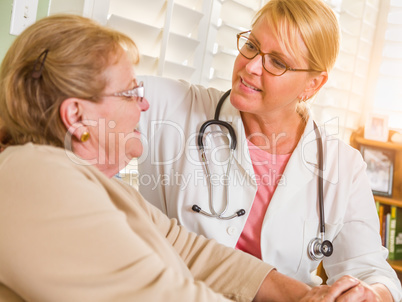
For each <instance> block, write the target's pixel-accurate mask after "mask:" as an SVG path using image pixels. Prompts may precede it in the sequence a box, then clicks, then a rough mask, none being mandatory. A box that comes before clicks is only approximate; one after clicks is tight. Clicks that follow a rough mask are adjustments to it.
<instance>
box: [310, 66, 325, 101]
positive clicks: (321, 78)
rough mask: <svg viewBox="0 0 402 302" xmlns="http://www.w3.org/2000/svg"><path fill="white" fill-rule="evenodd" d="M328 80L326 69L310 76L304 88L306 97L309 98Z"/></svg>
mask: <svg viewBox="0 0 402 302" xmlns="http://www.w3.org/2000/svg"><path fill="white" fill-rule="evenodd" d="M327 81H328V73H327V72H326V71H322V72H320V74H319V75H316V76H314V77H312V78H311V79H310V81H309V83H308V85H307V87H306V89H305V90H304V92H305V94H306V95H307V96H308V98H311V97H312V96H314V95H315V94H317V93H318V91H320V89H321V87H322V86H324V84H325V83H326V82H327Z"/></svg>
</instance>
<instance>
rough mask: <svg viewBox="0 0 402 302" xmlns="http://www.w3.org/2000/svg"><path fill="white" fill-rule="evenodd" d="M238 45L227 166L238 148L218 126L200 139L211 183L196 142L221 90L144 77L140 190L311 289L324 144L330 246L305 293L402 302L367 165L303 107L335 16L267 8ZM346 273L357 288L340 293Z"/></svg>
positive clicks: (228, 106) (326, 65)
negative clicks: (324, 279)
mask: <svg viewBox="0 0 402 302" xmlns="http://www.w3.org/2000/svg"><path fill="white" fill-rule="evenodd" d="M233 38H234V39H235V37H233ZM237 40H238V49H239V51H240V53H239V55H238V56H237V58H236V61H235V64H234V69H233V77H232V89H231V92H230V95H228V96H227V97H226V98H225V99H226V100H225V101H224V103H223V105H222V108H221V110H220V114H219V119H220V120H221V121H225V122H228V123H229V124H230V125H231V126H232V127H233V128H234V133H235V136H236V139H237V146H236V149H235V150H234V151H233V156H234V157H233V160H232V161H231V162H229V153H230V152H229V146H230V144H231V143H232V142H233V138H232V139H228V138H227V136H226V135H222V129H223V131H225V127H219V126H217V125H212V126H210V127H208V128H207V129H206V131H205V134H204V135H203V137H202V141H203V143H204V147H205V150H206V154H207V155H206V156H207V158H208V162H209V165H208V167H209V173H210V175H209V177H207V176H206V169H205V166H203V163H202V160H201V156H200V152H199V150H198V147H197V146H198V143H197V139H198V133H199V130H200V127H201V125H202V124H203V123H204V122H205V121H207V120H211V119H213V117H214V114H215V111H216V107H217V105H218V102H219V100H220V98H221V97H222V95H223V93H224V92H221V91H217V90H215V89H212V88H210V89H207V88H204V87H200V86H194V85H190V84H188V83H186V82H184V81H173V80H167V79H163V78H157V77H141V80H143V81H144V85H145V86H146V88H147V89H146V93H147V95H146V97H147V99H148V100H149V101H150V104H151V108H150V110H149V111H148V112H146V113H145V114H144V115H143V119H142V121H141V132H142V133H143V134H144V135H145V136H146V139H145V141H146V143H148V148H145V149H146V151H145V152H144V153H143V156H142V157H141V158H140V159H139V163H140V190H141V192H142V193H143V194H144V195H145V196H146V197H147V199H148V200H151V201H154V202H155V205H156V206H158V207H159V208H161V209H162V210H163V211H164V212H165V213H166V214H167V215H168V216H170V217H175V218H177V219H178V221H179V222H180V223H181V224H183V225H185V226H186V227H187V228H189V229H190V230H192V231H194V232H196V233H199V234H203V235H205V236H206V237H209V238H215V239H216V240H217V241H219V242H221V243H224V244H225V245H228V246H232V247H236V248H238V249H241V250H244V251H246V252H248V253H250V254H252V255H254V256H256V257H258V258H261V259H262V260H264V261H265V262H267V263H271V264H274V265H275V266H276V267H278V270H279V271H280V272H282V273H284V274H286V275H288V276H291V277H294V278H296V279H298V280H301V281H303V282H305V283H307V284H309V285H317V284H319V283H320V282H319V281H320V280H318V278H317V277H315V276H314V271H315V270H316V269H317V266H318V264H319V262H320V261H317V260H314V259H312V258H311V255H310V253H309V243H310V242H311V240H312V239H315V238H317V237H318V238H320V236H321V234H320V231H321V230H320V214H319V211H320V207H319V206H318V201H317V200H318V191H319V185H318V175H319V171H318V166H319V165H318V161H319V159H320V156H319V150H318V146H319V145H320V144H317V138H318V137H321V138H322V146H323V156H322V158H323V161H324V165H323V167H324V168H323V177H322V178H323V195H324V205H325V206H324V216H325V238H324V239H325V240H328V241H330V242H331V243H332V245H333V253H332V255H330V256H329V257H324V259H323V265H324V268H325V270H326V273H327V275H328V284H330V285H331V286H320V287H316V288H315V289H314V290H313V291H312V292H311V294H312V295H318V297H320V301H321V300H323V299H321V296H326V297H327V299H328V300H323V301H334V300H335V299H338V300H337V301H342V299H351V300H350V301H392V300H395V301H399V300H400V299H401V298H402V295H401V286H400V282H399V280H398V278H397V276H396V274H395V272H394V271H393V269H392V268H391V267H390V266H389V264H388V263H387V261H386V257H387V250H386V249H385V248H383V247H382V245H381V240H380V236H379V233H378V229H379V222H378V217H377V213H376V209H375V204H374V200H373V196H372V193H371V190H370V186H369V183H368V180H367V177H366V175H365V164H364V162H363V160H362V158H361V156H360V154H359V152H358V151H357V150H354V149H353V148H351V147H350V146H347V145H346V144H344V143H342V142H341V141H339V140H337V139H335V138H334V137H331V136H326V131H325V127H322V128H321V129H320V134H318V133H317V132H316V131H315V129H314V123H313V119H312V117H311V114H310V112H309V111H308V109H306V106H305V104H304V103H305V101H306V100H308V99H310V98H312V97H313V96H314V95H315V94H316V93H317V92H318V91H319V90H320V89H321V87H322V86H323V85H324V84H325V83H326V81H327V79H328V72H329V71H330V69H331V68H332V67H333V65H334V63H335V60H336V57H337V54H338V51H339V29H338V24H337V21H336V17H335V15H334V14H333V12H332V11H331V10H330V9H329V8H328V7H327V5H325V4H324V3H323V2H322V1H320V0H271V1H269V2H268V3H267V5H265V6H264V7H263V8H262V9H261V11H260V12H259V13H258V14H257V17H256V20H255V22H254V23H253V27H252V30H251V31H250V32H245V33H240V34H239V35H238V36H237ZM147 150H152V152H148V151H147ZM229 168H230V169H229ZM211 192H212V194H211ZM202 213H204V215H203V214H202ZM205 214H209V216H208V215H205ZM211 216H213V217H211ZM231 216H234V218H232V219H225V218H230V217H231ZM222 218H223V219H222ZM344 275H351V276H353V278H355V280H359V285H358V286H354V285H353V286H352V285H350V287H349V288H348V289H347V290H342V291H339V286H340V284H343V285H344V283H345V281H344V279H341V277H342V276H344ZM315 297H317V296H315ZM328 297H330V298H328ZM331 299H332V300H331Z"/></svg>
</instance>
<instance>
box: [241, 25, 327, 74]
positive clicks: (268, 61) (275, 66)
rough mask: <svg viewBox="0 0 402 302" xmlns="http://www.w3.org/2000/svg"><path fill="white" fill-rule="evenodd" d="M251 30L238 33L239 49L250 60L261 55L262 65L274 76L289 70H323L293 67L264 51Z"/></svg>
mask: <svg viewBox="0 0 402 302" xmlns="http://www.w3.org/2000/svg"><path fill="white" fill-rule="evenodd" d="M250 32H251V30H249V31H245V32H241V33H239V34H237V49H238V50H239V52H240V54H241V55H242V56H243V57H245V58H247V59H249V60H251V59H254V58H255V57H256V56H257V55H261V57H262V66H263V67H264V69H265V70H266V71H267V72H269V73H270V74H272V75H274V76H281V75H283V74H284V73H285V72H286V71H288V70H289V71H307V72H311V71H315V72H321V71H320V70H315V69H296V68H291V67H289V66H288V65H287V64H286V63H285V62H284V61H283V59H281V58H280V57H279V56H277V55H275V54H272V53H263V52H262V51H261V50H260V48H259V47H258V46H257V44H256V43H255V42H253V41H251V40H250V39H249V35H250Z"/></svg>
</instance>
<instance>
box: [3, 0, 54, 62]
mask: <svg viewBox="0 0 402 302" xmlns="http://www.w3.org/2000/svg"><path fill="white" fill-rule="evenodd" d="M38 2H39V4H38V12H37V16H36V20H38V19H40V18H43V17H45V16H47V14H48V8H49V2H50V0H39V1H38ZM12 8H13V0H1V1H0V41H1V42H0V61H3V58H4V56H5V54H6V52H7V50H8V48H9V47H10V45H11V43H13V41H14V39H15V38H16V36H13V35H10V22H11V12H12Z"/></svg>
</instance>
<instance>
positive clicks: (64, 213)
mask: <svg viewBox="0 0 402 302" xmlns="http://www.w3.org/2000/svg"><path fill="white" fill-rule="evenodd" d="M67 155H68V156H67ZM70 157H71V153H69V152H67V151H65V150H63V149H60V148H54V147H48V146H38V145H33V144H27V145H25V146H19V147H9V148H7V149H6V150H5V151H4V152H3V153H1V154H0V301H40V302H46V301H49V302H56V301H57V302H63V301H66V302H67V301H68V302H71V301H84V302H90V301H96V302H101V301H113V302H120V301H121V302H124V301H146V302H154V301H164V302H165V301H166V302H168V301H174V302H179V301H186V302H189V301H206V302H212V301H227V299H226V298H229V299H233V300H236V301H251V300H252V299H253V297H254V296H255V294H256V292H257V290H258V288H259V286H260V284H261V282H262V280H263V279H264V278H265V276H266V275H267V273H268V272H269V271H270V270H271V269H272V267H271V266H269V265H268V264H265V263H262V262H260V261H258V260H256V259H255V258H253V257H251V256H249V255H246V254H243V253H242V252H239V251H235V250H233V249H231V248H227V247H224V246H222V245H219V244H217V243H216V242H215V241H214V240H207V239H205V238H204V237H202V236H197V235H195V234H193V233H189V232H187V231H186V230H185V229H183V228H182V227H181V226H178V225H177V222H176V220H175V219H168V218H167V217H166V216H165V215H164V214H162V213H161V212H160V211H159V210H157V209H156V208H155V207H153V206H151V205H150V204H149V203H147V202H146V201H145V200H144V199H143V198H142V197H141V195H140V194H139V193H138V192H137V191H136V190H135V189H133V188H131V187H129V186H128V185H126V184H124V183H122V182H120V181H119V180H116V179H112V180H110V179H108V178H107V177H106V176H104V175H103V174H102V173H101V172H99V171H98V170H97V169H96V168H94V167H91V166H88V165H86V164H85V162H78V163H77V162H75V161H74V160H72V159H71V158H70ZM225 297H226V298H225Z"/></svg>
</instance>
